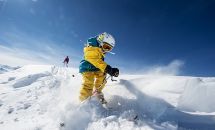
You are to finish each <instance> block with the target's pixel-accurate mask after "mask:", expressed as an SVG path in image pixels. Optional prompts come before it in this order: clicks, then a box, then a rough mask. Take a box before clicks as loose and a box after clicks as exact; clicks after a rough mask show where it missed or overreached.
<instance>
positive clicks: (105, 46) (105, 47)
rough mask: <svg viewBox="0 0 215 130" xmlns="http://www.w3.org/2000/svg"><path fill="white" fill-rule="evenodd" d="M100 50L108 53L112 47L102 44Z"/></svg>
mask: <svg viewBox="0 0 215 130" xmlns="http://www.w3.org/2000/svg"><path fill="white" fill-rule="evenodd" d="M102 48H103V50H104V51H110V50H112V48H113V47H112V46H111V45H110V44H108V43H104V44H103V46H102Z"/></svg>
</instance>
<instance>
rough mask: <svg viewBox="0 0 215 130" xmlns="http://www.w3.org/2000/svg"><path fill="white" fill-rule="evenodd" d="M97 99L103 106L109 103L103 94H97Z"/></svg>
mask: <svg viewBox="0 0 215 130" xmlns="http://www.w3.org/2000/svg"><path fill="white" fill-rule="evenodd" d="M96 97H97V99H98V100H99V102H100V103H101V104H102V105H103V104H107V101H106V100H105V98H104V94H103V93H102V92H100V93H99V92H97V93H96Z"/></svg>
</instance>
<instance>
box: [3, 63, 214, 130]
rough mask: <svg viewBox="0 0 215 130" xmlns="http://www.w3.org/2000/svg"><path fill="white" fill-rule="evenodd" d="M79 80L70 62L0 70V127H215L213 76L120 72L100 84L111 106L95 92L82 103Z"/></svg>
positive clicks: (93, 129) (45, 129) (38, 129)
mask: <svg viewBox="0 0 215 130" xmlns="http://www.w3.org/2000/svg"><path fill="white" fill-rule="evenodd" d="M73 75H75V77H73ZM80 86H81V75H79V74H78V71H77V70H76V69H71V68H61V67H56V66H24V67H22V68H19V69H17V70H13V71H9V72H6V73H3V74H0V88H2V89H0V130H9V129H11V130H12V129H16V130H23V129H27V130H50V129H52V130H59V129H60V130H84V129H86V130H100V129H103V130H121V129H123V130H180V129H181V130H186V129H187V130H188V129H189V130H214V129H215V108H214V106H215V101H211V100H210V99H212V98H213V97H215V95H214V93H213V92H214V91H215V88H214V86H215V78H195V77H177V76H148V75H147V76H144V75H139V76H134V75H123V76H120V77H119V78H118V81H117V82H111V81H110V82H109V81H108V84H107V86H106V87H105V89H104V93H105V97H106V99H107V100H108V102H109V106H111V108H112V109H109V110H107V109H105V108H103V107H102V106H101V105H100V104H99V103H98V101H97V99H95V98H94V97H92V98H91V99H90V100H89V101H87V102H85V103H82V104H80V103H79V101H78V95H79V89H80ZM198 100H201V102H198ZM136 116H137V117H136ZM134 118H135V119H134ZM61 123H63V124H61ZM60 124H61V125H62V127H60Z"/></svg>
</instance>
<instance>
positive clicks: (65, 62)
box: [63, 56, 69, 67]
mask: <svg viewBox="0 0 215 130" xmlns="http://www.w3.org/2000/svg"><path fill="white" fill-rule="evenodd" d="M63 63H64V66H66V67H68V64H69V57H68V56H66V58H65V59H64V61H63Z"/></svg>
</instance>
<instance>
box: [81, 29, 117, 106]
mask: <svg viewBox="0 0 215 130" xmlns="http://www.w3.org/2000/svg"><path fill="white" fill-rule="evenodd" d="M114 46H115V40H114V38H113V36H112V35H110V34H108V33H106V32H104V33H102V34H99V35H98V36H95V37H93V38H89V39H88V41H87V44H86V46H85V47H84V60H82V61H81V64H80V67H79V72H80V73H81V74H82V79H83V81H82V87H81V90H80V96H79V99H80V101H84V100H85V99H87V98H88V97H90V96H91V95H92V94H93V90H94V89H95V90H96V94H95V95H96V97H97V98H98V99H99V101H100V102H101V103H102V104H106V103H107V102H106V100H105V99H104V95H103V93H102V89H103V88H104V86H105V84H106V82H107V81H106V74H109V75H110V76H114V77H118V75H119V69H118V68H112V67H111V66H110V65H108V64H107V63H106V62H104V57H105V54H106V53H107V52H110V51H111V50H112V49H113V47H114Z"/></svg>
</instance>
